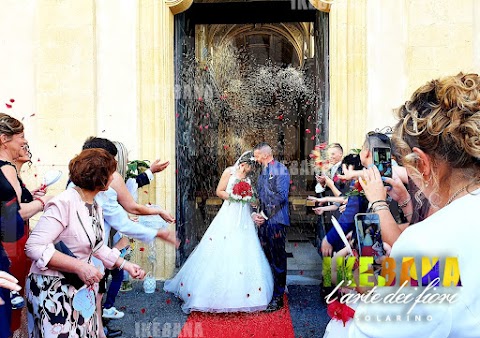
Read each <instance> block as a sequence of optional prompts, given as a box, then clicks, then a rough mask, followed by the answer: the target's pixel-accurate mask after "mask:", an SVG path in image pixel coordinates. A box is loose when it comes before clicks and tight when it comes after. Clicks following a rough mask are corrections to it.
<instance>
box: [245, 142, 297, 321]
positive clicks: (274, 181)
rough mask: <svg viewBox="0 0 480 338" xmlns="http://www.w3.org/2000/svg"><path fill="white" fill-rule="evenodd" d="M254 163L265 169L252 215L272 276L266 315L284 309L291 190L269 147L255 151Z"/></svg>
mask: <svg viewBox="0 0 480 338" xmlns="http://www.w3.org/2000/svg"><path fill="white" fill-rule="evenodd" d="M253 155H254V156H255V160H256V161H257V162H258V163H260V164H261V165H262V167H263V169H262V173H261V174H260V176H259V178H258V183H257V191H258V197H259V200H260V204H259V209H258V212H255V213H253V214H252V218H253V221H254V222H255V224H256V225H257V226H258V237H259V238H260V243H261V244H262V248H263V251H264V252H265V255H266V256H267V259H268V262H269V263H270V267H271V269H272V273H273V282H274V289H273V298H272V301H271V302H270V304H269V305H268V307H267V309H266V311H267V312H272V311H276V310H279V309H281V308H282V307H283V294H284V292H285V284H286V282H287V253H286V252H285V237H286V230H285V227H286V226H288V225H290V217H289V215H288V190H289V188H290V175H289V173H288V170H287V168H286V167H285V166H284V165H283V164H282V163H280V162H277V161H275V160H274V158H273V154H272V148H271V147H270V146H269V145H268V143H265V142H263V143H260V144H258V145H257V146H255V148H253Z"/></svg>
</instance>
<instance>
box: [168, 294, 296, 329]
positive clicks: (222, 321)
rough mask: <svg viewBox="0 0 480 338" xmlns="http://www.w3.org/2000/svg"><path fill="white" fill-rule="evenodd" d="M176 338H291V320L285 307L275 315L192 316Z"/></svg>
mask: <svg viewBox="0 0 480 338" xmlns="http://www.w3.org/2000/svg"><path fill="white" fill-rule="evenodd" d="M178 337H179V338H192V337H204V338H244V337H245V338H253V337H254V338H270V337H279V338H294V337H295V334H294V332H293V325H292V318H291V317H290V310H289V308H288V300H287V296H285V306H284V307H283V308H282V309H281V310H278V311H275V312H270V313H266V312H257V313H225V314H212V313H203V312H193V313H191V314H190V315H189V316H188V319H187V322H186V323H185V325H184V326H183V328H182V331H181V332H180V335H179V336H178Z"/></svg>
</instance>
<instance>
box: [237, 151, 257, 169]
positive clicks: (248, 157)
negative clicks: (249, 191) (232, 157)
mask: <svg viewBox="0 0 480 338" xmlns="http://www.w3.org/2000/svg"><path fill="white" fill-rule="evenodd" d="M242 163H247V164H249V165H251V166H253V165H255V164H256V162H255V157H254V156H253V151H247V152H246V153H244V154H243V155H242V157H240V159H239V160H238V164H239V165H240V164H242Z"/></svg>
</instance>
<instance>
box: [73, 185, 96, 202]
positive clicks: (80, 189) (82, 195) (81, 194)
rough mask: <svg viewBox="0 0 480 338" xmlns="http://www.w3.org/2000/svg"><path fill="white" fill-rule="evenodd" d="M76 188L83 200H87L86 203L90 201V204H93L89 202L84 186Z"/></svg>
mask: <svg viewBox="0 0 480 338" xmlns="http://www.w3.org/2000/svg"><path fill="white" fill-rule="evenodd" d="M75 190H76V191H78V193H79V194H80V197H81V198H82V200H83V201H84V202H85V203H88V204H90V205H91V204H93V202H92V203H90V202H88V200H87V198H86V197H85V194H84V193H83V189H82V188H79V187H75Z"/></svg>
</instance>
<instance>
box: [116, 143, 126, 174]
mask: <svg viewBox="0 0 480 338" xmlns="http://www.w3.org/2000/svg"><path fill="white" fill-rule="evenodd" d="M113 144H115V147H116V148H117V172H118V173H119V174H120V175H121V176H122V177H123V179H125V178H126V177H127V162H128V151H127V148H126V147H125V145H124V144H123V143H122V142H118V141H113Z"/></svg>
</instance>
